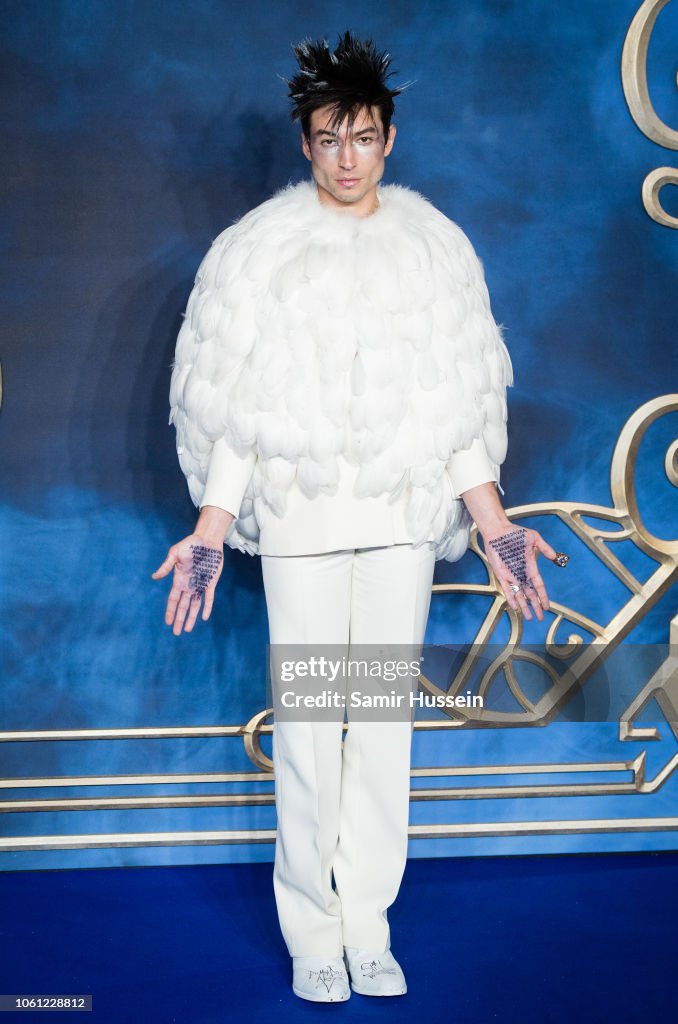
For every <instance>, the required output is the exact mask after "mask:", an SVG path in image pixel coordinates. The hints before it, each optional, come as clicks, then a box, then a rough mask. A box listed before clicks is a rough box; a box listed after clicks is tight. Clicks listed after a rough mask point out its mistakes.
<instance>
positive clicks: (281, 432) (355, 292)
mask: <svg viewBox="0 0 678 1024" xmlns="http://www.w3.org/2000/svg"><path fill="white" fill-rule="evenodd" d="M378 197H379V202H380V207H379V209H378V210H377V211H376V212H375V213H374V214H372V215H370V216H368V217H355V216H353V215H351V214H350V213H347V212H344V211H337V210H335V209H334V208H332V207H329V206H325V205H323V204H322V203H320V201H319V199H318V193H317V188H316V186H315V183H313V182H310V181H307V182H302V183H301V184H298V185H295V186H288V187H287V188H286V189H283V190H281V191H280V192H278V193H277V194H276V195H275V196H274V197H273V198H272V199H269V200H268V201H267V202H265V203H262V204H261V205H260V206H258V207H257V208H256V209H254V210H252V211H250V213H248V214H246V215H245V216H244V217H243V218H242V219H241V220H240V221H238V222H237V223H236V224H234V225H233V226H231V227H229V228H227V229H226V230H225V231H223V232H222V233H221V234H220V235H219V236H218V237H217V238H216V239H215V241H214V242H213V244H212V247H211V248H210V250H209V252H208V253H207V255H206V256H205V258H204V259H203V261H202V263H201V265H200V268H199V270H198V273H197V275H196V281H195V287H194V288H193V291H192V292H191V296H190V298H189V301H188V306H187V309H186V314H185V319H184V322H183V325H182V328H181V331H180V333H179V338H178V340H177V347H176V354H175V359H174V362H173V369H172V380H171V384H170V406H171V412H170V423H172V422H173V423H174V425H175V428H176V435H177V452H178V455H179V461H180V465H181V468H182V470H183V472H184V474H185V475H186V478H187V481H188V486H189V493H190V494H191V498H192V500H193V502H194V504H195V505H202V504H210V503H220V504H221V507H224V505H223V498H222V501H221V502H216V501H206V500H205V498H204V494H205V484H206V481H207V478H208V472H209V470H210V464H211V465H212V467H215V466H217V465H218V466H220V467H221V470H220V469H218V468H217V469H214V468H213V473H212V474H211V476H210V486H211V487H212V489H213V490H214V488H218V487H221V486H222V485H223V479H224V473H223V469H224V467H226V475H230V476H231V477H232V479H233V481H234V489H233V491H232V492H231V501H232V502H233V501H235V500H236V499H237V500H238V501H239V508H238V518H237V520H236V521H235V522H234V523H233V525H232V527H231V530H230V531H229V533H228V535H227V537H226V543H227V544H228V545H229V546H231V547H233V548H237V549H239V550H241V551H247V552H248V553H250V554H259V553H262V552H261V550H260V546H259V541H260V539H261V538H262V537H264V536H266V535H267V534H269V533H270V534H271V535H274V534H275V525H276V522H277V523H280V522H282V521H284V522H286V523H289V522H290V519H288V518H287V516H286V512H287V511H288V506H289V504H290V500H292V501H293V496H294V495H297V494H299V495H301V496H303V498H305V499H306V500H307V501H308V502H310V507H312V506H313V499H314V498H317V497H319V496H322V495H324V496H327V497H329V498H332V497H336V496H337V494H338V493H339V494H340V493H341V487H342V482H343V481H345V479H346V474H347V473H351V489H352V497H353V498H354V499H355V500H356V501H357V500H359V499H367V498H376V499H379V501H378V503H377V504H378V505H379V506H380V507H381V508H382V510H383V508H384V507H385V505H388V506H389V507H396V508H397V509H398V510H399V514H400V515H402V517H403V518H402V522H403V523H404V525H405V529H406V533H407V538H408V539H409V540H411V541H412V542H414V543H415V544H420V543H424V542H425V541H427V540H431V539H432V540H433V542H434V544H435V546H436V557H437V558H446V559H447V560H449V561H456V560H457V559H458V558H460V557H461V556H462V555H463V554H464V552H465V551H466V549H467V546H468V533H469V528H470V524H471V522H472V520H471V518H470V515H469V514H468V511H467V510H466V507H465V505H464V503H463V501H462V500H461V499H460V498H459V491H458V490H456V491H455V487H454V484H453V475H454V473H455V459H456V458H457V457H458V458H460V459H462V460H464V459H465V460H466V462H465V464H464V465H465V470H466V471H468V469H469V465H468V459H469V457H471V458H472V459H473V466H472V474H475V476H476V480H475V481H474V482H482V481H481V480H478V479H477V476H478V474H480V475H481V476H483V478H484V479H495V480H496V481H497V482H498V481H499V467H500V465H501V463H502V462H503V461H504V458H505V455H506V446H507V434H506V419H507V414H506V387H507V386H508V385H510V384H512V383H513V374H512V367H511V361H510V358H509V355H508V352H507V350H506V347H505V345H504V342H503V339H502V337H501V332H500V330H499V328H498V326H497V325H496V324H495V322H494V319H493V317H492V314H491V311H490V302H489V296H488V293H487V288H486V285H485V281H484V276H483V271H482V266H481V264H480V262H479V260H478V258H477V256H476V255H475V252H474V250H473V248H472V246H471V243H470V242H469V240H468V239H467V238H466V236H465V235H464V233H463V232H462V231H461V229H460V228H459V227H458V226H457V225H456V224H454V223H453V222H452V221H450V220H448V218H446V217H445V216H444V215H443V214H442V213H440V211H438V210H436V209H435V208H434V207H433V206H432V205H431V204H430V203H428V202H427V201H426V200H425V199H423V198H422V197H421V196H420V195H418V194H417V193H416V192H413V191H411V190H409V189H405V188H402V187H400V186H397V185H386V186H381V187H380V188H379V190H378ZM216 441H218V442H219V444H218V446H217V448H216V451H215V459H212V458H211V457H212V453H213V449H214V445H215V442H216ZM467 479H468V476H467ZM215 480H221V481H222V483H221V484H216V483H215V482H214V481H215ZM466 486H469V484H468V483H467V484H466ZM240 487H242V488H244V489H243V490H241V491H240V493H238V491H239V488H240ZM221 493H222V494H223V492H221ZM367 504H370V503H369V502H368V503H367ZM325 505H326V507H327V501H325ZM361 507H362V506H359V505H356V504H355V503H354V508H361ZM365 507H366V506H365ZM229 511H232V509H229ZM269 527H270V529H269ZM384 542H385V543H386V542H387V541H384ZM337 546H339V545H337Z"/></svg>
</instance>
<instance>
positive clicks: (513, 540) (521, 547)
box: [490, 526, 534, 587]
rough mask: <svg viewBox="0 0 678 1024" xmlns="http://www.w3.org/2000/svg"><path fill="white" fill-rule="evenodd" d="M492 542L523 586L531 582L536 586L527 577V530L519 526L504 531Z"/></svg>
mask: <svg viewBox="0 0 678 1024" xmlns="http://www.w3.org/2000/svg"><path fill="white" fill-rule="evenodd" d="M490 544H491V545H492V547H493V548H494V550H495V551H496V552H497V554H498V555H499V557H500V558H501V560H502V562H503V563H504V565H505V566H506V568H507V569H508V570H509V572H512V573H513V575H514V576H515V578H516V579H517V580H518V582H519V583H520V585H521V586H523V587H524V586H525V585H526V584H527V583H529V585H530V586H531V587H534V584H533V583H532V580H528V578H527V559H526V554H525V549H526V546H527V530H525V529H524V528H523V527H522V526H519V527H518V529H516V530H510V531H509V532H508V533H502V535H501V536H500V537H494V538H493V539H492V540H491V541H490Z"/></svg>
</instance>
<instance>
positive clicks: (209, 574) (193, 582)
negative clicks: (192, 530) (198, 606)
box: [188, 544, 224, 596]
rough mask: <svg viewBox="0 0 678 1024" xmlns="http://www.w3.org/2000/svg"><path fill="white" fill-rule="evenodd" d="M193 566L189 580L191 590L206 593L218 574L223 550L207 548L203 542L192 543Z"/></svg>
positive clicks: (199, 593)
mask: <svg viewBox="0 0 678 1024" xmlns="http://www.w3.org/2000/svg"><path fill="white" fill-rule="evenodd" d="M191 551H192V552H193V567H192V572H191V577H190V579H189V581H188V588H189V590H190V591H191V592H192V593H194V594H197V595H198V596H199V595H201V594H204V593H205V591H206V590H207V588H208V586H209V585H210V583H211V582H212V580H213V579H214V577H215V576H216V574H217V570H218V568H219V565H220V564H221V560H222V558H223V557H224V555H223V552H221V551H217V549H216V548H207V547H205V546H204V545H202V544H191Z"/></svg>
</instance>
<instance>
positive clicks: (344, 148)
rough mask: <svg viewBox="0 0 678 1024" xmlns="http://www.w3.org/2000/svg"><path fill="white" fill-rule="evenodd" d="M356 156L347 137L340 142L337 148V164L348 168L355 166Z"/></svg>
mask: <svg viewBox="0 0 678 1024" xmlns="http://www.w3.org/2000/svg"><path fill="white" fill-rule="evenodd" d="M355 163H356V158H355V152H354V150H353V143H352V142H349V140H348V139H347V140H346V141H345V142H343V143H342V144H341V149H340V150H339V166H340V167H343V168H345V169H347V170H348V168H350V167H355Z"/></svg>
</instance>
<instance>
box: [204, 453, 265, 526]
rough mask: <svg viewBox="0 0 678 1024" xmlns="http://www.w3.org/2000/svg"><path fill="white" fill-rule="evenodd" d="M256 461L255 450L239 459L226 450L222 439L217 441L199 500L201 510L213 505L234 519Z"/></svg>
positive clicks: (236, 516) (238, 511) (237, 513)
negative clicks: (228, 513)
mask: <svg viewBox="0 0 678 1024" xmlns="http://www.w3.org/2000/svg"><path fill="white" fill-rule="evenodd" d="M256 461H257V453H256V452H255V451H254V450H250V451H248V452H247V454H246V455H245V457H244V458H241V457H240V456H239V455H236V453H235V452H234V451H233V449H232V448H230V447H229V445H228V443H227V442H226V439H225V438H223V437H220V438H218V439H217V440H216V441H215V442H214V447H213V448H212V454H211V455H210V462H209V468H208V470H207V482H206V484H205V490H204V492H203V495H202V498H201V500H200V508H201V509H202V508H204V506H205V505H216V507H217V508H222V509H223V510H224V511H225V512H230V513H231V515H233V516H235V518H236V519H237V518H238V515H239V513H240V505H241V504H242V499H243V495H244V493H245V490H246V489H247V485H248V483H249V482H250V479H251V476H252V473H253V472H254V466H255V463H256Z"/></svg>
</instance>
